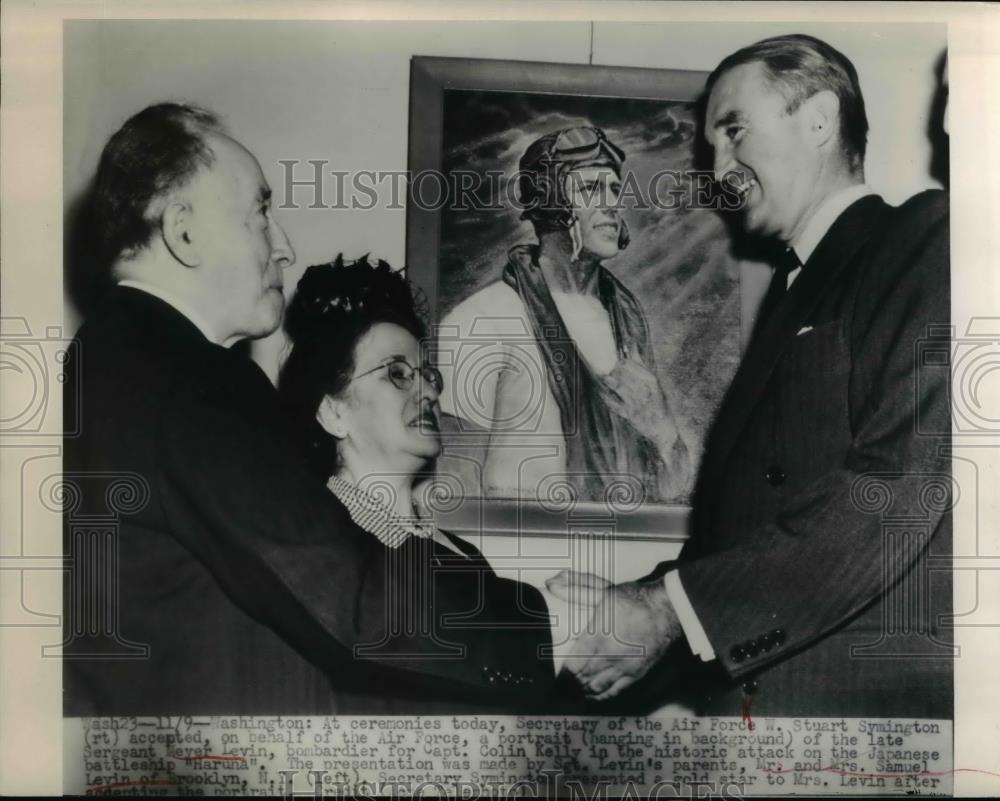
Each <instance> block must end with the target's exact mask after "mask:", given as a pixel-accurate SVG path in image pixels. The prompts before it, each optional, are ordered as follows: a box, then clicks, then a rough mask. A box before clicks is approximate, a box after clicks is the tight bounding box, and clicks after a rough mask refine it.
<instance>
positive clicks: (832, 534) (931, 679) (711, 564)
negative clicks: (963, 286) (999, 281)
mask: <svg viewBox="0 0 1000 801" xmlns="http://www.w3.org/2000/svg"><path fill="white" fill-rule="evenodd" d="M707 91H708V103H707V111H706V120H705V132H706V137H707V138H708V141H709V143H710V144H711V146H712V147H713V149H714V153H715V171H716V176H717V178H718V180H720V181H725V182H728V183H729V185H730V186H732V187H733V188H734V189H735V190H736V191H737V192H739V194H740V196H741V198H742V199H743V208H742V214H743V222H744V227H745V228H746V229H747V231H748V232H750V233H751V234H753V235H757V236H762V237H766V238H769V239H772V240H774V241H776V242H777V243H778V244H779V245H780V253H779V255H778V257H777V258H776V265H775V270H774V276H773V278H772V281H771V285H770V288H769V290H768V292H767V295H766V297H765V299H764V301H763V303H762V305H761V308H760V311H759V314H758V319H757V322H756V327H755V331H754V333H753V336H752V339H751V341H750V343H749V346H748V349H747V352H746V354H745V357H744V360H743V362H742V364H741V366H740V369H739V371H738V373H737V375H736V377H735V378H734V380H733V383H732V386H731V387H730V389H729V392H728V394H727V396H726V398H725V400H724V402H723V404H722V406H721V408H720V410H719V412H718V416H717V418H716V421H715V425H714V427H713V430H712V432H711V434H710V437H709V440H708V442H707V445H706V451H705V454H704V459H703V462H702V466H701V472H700V474H699V480H698V487H697V490H696V495H695V501H694V509H693V515H692V527H691V532H690V539H689V541H688V542H687V543H686V545H685V547H684V549H683V551H682V553H681V556H680V558H679V559H678V560H677V561H676V562H673V563H669V564H664V565H660V566H659V567H658V569H657V570H655V571H654V572H653V573H652V574H651V575H650V576H649V577H647V578H646V579H644V580H642V581H639V582H635V583H631V584H625V585H619V586H617V587H614V588H611V589H609V590H608V591H607V594H606V597H605V601H604V603H605V604H606V605H608V606H610V607H611V609H610V610H605V611H604V612H603V613H604V614H608V613H609V612H610V613H611V614H613V618H611V619H613V621H614V636H613V637H608V636H605V635H601V634H600V633H599V632H596V631H593V632H590V633H587V634H585V635H583V636H581V637H580V638H579V639H578V641H577V643H576V651H577V653H578V655H579V656H578V658H576V659H575V660H570V664H571V665H573V668H572V669H573V670H574V672H575V673H576V674H577V677H578V679H579V680H580V681H581V683H582V684H583V685H584V687H585V688H586V689H587V690H588V692H589V693H590V694H591V695H592V696H593V697H596V698H598V699H606V698H610V697H612V696H615V695H617V694H619V693H620V692H621V691H623V690H625V689H626V688H629V687H630V685H632V684H633V683H635V682H637V681H638V680H639V679H640V678H644V677H645V678H644V680H643V681H642V682H641V683H640V684H639V686H640V687H641V686H647V687H649V686H653V687H654V688H655V687H662V686H663V685H664V684H667V683H672V684H673V686H674V691H675V692H678V693H681V692H682V691H681V690H679V689H677V688H678V687H679V686H684V687H686V690H685V691H684V692H686V693H688V695H687V700H688V701H689V703H692V704H693V705H694V706H695V707H696V709H697V710H698V711H699V712H701V713H703V714H707V713H711V714H720V713H721V714H739V713H740V711H741V709H744V710H745V709H746V708H747V706H748V705H750V706H751V707H752V709H753V711H754V713H756V714H766V715H815V716H824V715H861V714H865V715H886V716H890V715H902V714H907V715H923V716H927V717H941V718H948V717H950V716H951V712H952V663H951V654H952V649H951V646H950V644H949V643H950V637H949V635H948V632H947V631H945V630H942V627H941V624H942V622H943V621H942V617H943V615H944V613H946V612H948V611H949V609H950V603H951V584H950V574H949V572H948V569H949V568H950V558H949V554H950V543H951V526H950V515H949V507H950V497H951V479H950V459H949V454H948V452H947V446H948V443H949V432H950V405H949V393H948V382H947V378H946V375H944V373H945V372H946V371H943V370H931V371H922V370H921V366H920V365H919V364H918V360H917V355H918V353H919V352H920V348H921V343H922V342H927V341H928V338H930V340H931V341H932V342H935V343H936V344H937V345H938V346H939V347H940V346H942V345H943V346H944V347H947V343H948V332H947V324H948V322H949V318H950V315H949V311H950V310H949V249H948V248H949V239H948V200H947V196H946V195H945V194H944V193H942V192H940V191H928V192H923V193H921V194H919V195H917V196H915V197H912V198H910V199H909V200H908V201H907V202H906V203H904V204H903V205H901V206H900V207H898V208H894V207H892V206H889V205H888V204H886V203H885V202H884V201H883V200H882V199H881V198H880V197H878V196H877V195H875V194H874V193H873V192H872V191H871V189H870V188H869V187H868V186H867V185H866V184H865V179H864V156H865V144H866V138H867V130H868V123H867V118H866V114H865V108H864V101H863V99H862V96H861V90H860V86H859V83H858V78H857V74H856V72H855V69H854V67H853V65H852V64H851V63H850V61H849V60H848V59H847V58H846V57H844V56H843V55H842V54H841V53H839V52H838V51H836V50H834V49H833V48H832V47H830V46H829V45H827V44H826V43H824V42H822V41H820V40H817V39H814V38H812V37H808V36H802V35H793V36H782V37H776V38H772V39H767V40H764V41H762V42H758V43H757V44H754V45H751V46H749V47H747V48H744V49H743V50H740V51H738V52H736V53H734V54H732V55H730V56H729V57H727V58H726V59H725V60H723V61H722V62H721V63H720V65H719V66H718V67H717V68H716V69H715V71H714V72H713V73H712V74H711V75H710V77H709V79H708V84H707ZM601 614H602V611H601V610H600V609H598V610H597V612H596V613H595V620H598V619H601V618H600V617H599V616H600V615H601ZM636 645H638V646H640V647H639V648H636V647H635V646H636ZM679 665H680V666H681V667H678V666H679ZM678 673H679V674H680V675H681V677H682V678H680V679H678ZM637 689H638V688H632V689H631V690H630V692H635V691H636V690H637ZM656 692H662V693H664V695H661V696H660V697H659V700H660V702H661V703H662V701H664V700H667V697H666V695H665V693H666V692H668V690H660V689H658V690H656Z"/></svg>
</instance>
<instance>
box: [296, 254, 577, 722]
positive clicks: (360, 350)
mask: <svg viewBox="0 0 1000 801" xmlns="http://www.w3.org/2000/svg"><path fill="white" fill-rule="evenodd" d="M285 327H286V330H287V333H288V334H289V337H290V338H291V340H292V343H293V347H292V350H291V352H290V354H289V356H288V359H287V360H286V362H285V364H284V366H283V368H282V372H281V380H280V387H279V388H280V393H281V395H282V397H283V399H284V401H285V403H286V405H287V407H288V409H289V410H290V412H291V414H292V415H293V417H294V419H295V421H296V422H297V423H298V426H299V428H300V430H301V431H302V433H303V441H304V442H307V443H308V446H309V450H310V457H309V458H310V459H311V460H312V461H313V463H314V464H315V466H316V470H317V476H318V477H319V478H321V479H322V480H325V481H327V486H328V488H329V489H330V491H331V492H333V493H334V494H335V495H336V496H337V498H338V499H339V500H340V501H341V502H342V503H343V504H344V506H345V507H346V508H347V510H348V512H349V513H350V516H351V518H352V519H353V520H354V522H355V523H356V524H357V526H358V528H359V530H360V531H363V532H364V536H367V537H369V538H370V539H371V552H372V557H371V558H372V560H373V565H380V566H379V567H377V568H376V569H385V570H395V571H405V579H406V580H403V581H399V582H393V583H392V586H397V585H398V586H402V587H408V588H410V591H408V592H407V593H406V597H404V598H398V599H394V600H393V602H392V603H390V604H389V607H390V609H392V610H395V611H394V612H391V613H390V616H392V615H393V614H395V615H397V616H398V619H394V620H389V621H387V622H386V628H385V637H386V638H389V637H436V638H437V639H438V640H439V641H440V643H441V651H442V658H452V659H455V658H462V653H463V650H464V649H463V647H462V646H463V643H468V642H469V641H470V640H471V639H472V638H476V637H490V638H501V639H502V640H504V648H503V649H502V652H503V653H505V654H506V657H507V663H506V664H505V665H483V666H482V671H483V689H484V692H483V693H482V694H480V695H476V696H475V697H473V696H472V695H470V694H468V693H466V694H464V695H463V696H459V695H458V694H457V693H456V692H455V690H454V689H453V688H450V687H437V688H431V687H428V686H427V685H426V684H422V685H421V686H419V687H417V686H415V685H412V686H411V685H408V684H407V682H406V680H405V678H404V676H405V674H403V673H400V674H399V675H376V674H374V673H373V672H372V668H371V666H370V663H364V662H359V661H356V660H355V662H356V667H357V669H356V670H347V671H345V674H344V675H342V676H334V677H332V680H333V685H334V688H335V692H336V695H337V709H338V712H339V713H340V714H351V713H357V714H373V713H383V714H397V715H398V714H417V713H425V714H434V713H443V712H462V711H467V712H473V711H490V710H492V711H531V712H542V711H562V710H565V709H566V708H567V707H566V706H565V705H564V703H563V702H562V701H560V700H559V694H558V693H556V691H555V689H556V677H555V670H554V667H553V662H552V657H551V655H550V653H549V651H550V649H549V646H550V645H551V630H550V619H549V614H548V607H547V606H546V602H545V600H544V598H543V597H542V595H541V593H540V592H539V591H538V590H536V589H535V588H533V587H531V586H529V585H526V584H521V583H519V582H515V581H511V580H508V579H503V578H500V577H498V576H497V575H496V574H495V573H494V572H493V570H492V569H491V568H490V566H489V564H488V563H487V561H486V560H485V559H484V557H483V556H482V554H481V553H480V552H479V551H478V549H476V548H475V547H473V546H472V545H470V544H469V543H467V542H465V541H464V540H462V539H459V538H458V537H455V536H452V535H451V534H448V533H447V532H443V531H441V530H439V529H438V528H437V527H436V526H435V524H434V521H433V520H432V519H430V518H428V517H425V516H423V515H421V514H420V512H419V511H418V504H417V503H416V501H415V497H414V483H415V481H416V480H417V479H418V478H419V477H420V476H421V475H422V474H424V473H425V472H426V471H427V470H428V469H429V467H430V466H432V463H433V460H434V458H435V457H436V456H437V455H438V454H439V452H440V450H441V444H440V434H439V427H438V425H439V424H438V415H439V407H438V397H439V395H440V393H441V390H442V387H443V382H442V378H441V374H440V373H439V372H438V370H437V369H436V368H435V367H433V366H432V365H429V364H427V363H426V362H425V361H424V358H423V354H422V352H421V340H422V339H423V337H424V335H425V330H424V325H423V323H422V321H421V318H420V315H419V314H418V312H417V310H416V308H415V303H414V299H413V294H412V292H411V289H410V285H409V284H408V283H407V281H406V279H405V278H403V277H402V276H401V275H400V274H399V273H396V272H393V271H392V269H391V268H390V267H389V265H388V264H386V263H385V262H382V261H379V262H378V264H377V265H375V266H373V265H370V264H369V263H368V262H367V260H366V259H362V260H360V261H358V262H355V263H345V262H344V261H343V259H342V258H341V257H339V256H338V257H337V259H336V261H334V262H333V263H332V264H324V265H317V266H313V267H310V268H309V269H308V270H307V271H306V273H305V275H304V276H303V277H302V279H301V281H299V284H298V289H297V292H296V295H295V297H294V299H293V300H292V302H291V305H290V307H289V310H288V314H287V317H286V322H285ZM443 582H447V583H448V584H449V585H450V586H449V591H450V592H451V593H456V592H458V593H461V592H462V591H463V590H464V591H465V592H467V595H468V599H469V603H468V611H467V614H460V615H458V616H457V618H456V616H455V615H451V616H450V618H449V619H448V620H438V619H436V617H435V614H434V605H433V596H434V588H435V586H439V583H443ZM371 647H372V648H375V649H377V648H378V643H373V644H372V646H371ZM512 666H513V667H512ZM401 667H405V665H401Z"/></svg>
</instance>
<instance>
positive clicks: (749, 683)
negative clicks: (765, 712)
mask: <svg viewBox="0 0 1000 801" xmlns="http://www.w3.org/2000/svg"><path fill="white" fill-rule="evenodd" d="M743 692H745V693H746V694H747V695H753V694H754V693H755V692H757V680H756V679H747V680H746V681H745V682H743Z"/></svg>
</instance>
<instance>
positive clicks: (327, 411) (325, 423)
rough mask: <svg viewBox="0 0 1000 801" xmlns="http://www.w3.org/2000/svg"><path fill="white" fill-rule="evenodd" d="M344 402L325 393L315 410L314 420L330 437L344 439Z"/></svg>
mask: <svg viewBox="0 0 1000 801" xmlns="http://www.w3.org/2000/svg"><path fill="white" fill-rule="evenodd" d="M345 411H346V404H345V403H344V401H342V400H338V399H337V398H335V397H333V396H332V395H327V396H326V397H325V398H323V400H322V401H321V402H320V404H319V409H317V410H316V422H317V423H319V424H320V425H321V426H322V427H323V430H324V431H326V433H327V434H329V435H330V436H332V437H336V438H337V439H344V437H346V436H347V419H346V416H345Z"/></svg>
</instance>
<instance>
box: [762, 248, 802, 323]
mask: <svg viewBox="0 0 1000 801" xmlns="http://www.w3.org/2000/svg"><path fill="white" fill-rule="evenodd" d="M801 266H802V262H801V261H799V257H798V256H796V255H795V251H794V250H792V249H791V248H785V249H784V251H782V252H781V253H780V254H779V255H778V257H777V258H776V259H775V260H774V275H773V276H771V285H770V286H769V287H768V288H767V294H766V295H764V300H763V301H762V302H761V304H760V309H759V310H758V312H757V324H756V329H757V330H758V331H759V330H760V328H761V326H762V325H764V324H765V322H766V321H767V320H768V318H770V317H771V315H772V314H774V308H775V306H777V305H778V302H779V301H780V300H781V299H782V298H783V297H784V296H785V292H786V291H787V289H788V275H789V274H790V273H791V272H793V271H794V270H797V269H798V268H799V267H801Z"/></svg>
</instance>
